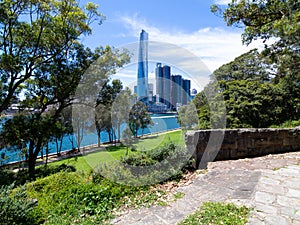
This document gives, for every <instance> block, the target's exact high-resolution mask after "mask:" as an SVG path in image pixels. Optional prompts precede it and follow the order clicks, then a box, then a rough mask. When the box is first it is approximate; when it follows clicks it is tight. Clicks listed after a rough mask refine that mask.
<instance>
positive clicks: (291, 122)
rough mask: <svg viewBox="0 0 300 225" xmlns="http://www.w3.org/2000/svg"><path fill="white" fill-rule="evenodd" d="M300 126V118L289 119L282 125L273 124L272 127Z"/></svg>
mask: <svg viewBox="0 0 300 225" xmlns="http://www.w3.org/2000/svg"><path fill="white" fill-rule="evenodd" d="M299 126H300V120H289V121H286V122H284V123H282V124H280V125H272V126H271V128H294V127H299Z"/></svg>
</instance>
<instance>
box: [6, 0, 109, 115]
mask: <svg viewBox="0 0 300 225" xmlns="http://www.w3.org/2000/svg"><path fill="white" fill-rule="evenodd" d="M97 7H98V6H97V5H95V4H93V3H88V4H87V5H86V6H85V9H82V8H80V7H79V3H78V2H77V1H75V0H64V1H56V0H54V1H47V0H37V1H13V0H4V1H1V3H0V73H1V80H0V93H1V94H0V114H1V113H2V112H3V110H5V109H6V108H7V107H8V106H9V105H10V103H11V101H13V100H14V99H18V94H19V93H20V91H21V90H22V89H23V87H24V83H25V82H27V81H28V80H29V79H32V80H35V78H36V77H37V76H39V74H38V73H37V70H38V69H39V68H40V67H41V66H46V65H47V66H50V65H53V64H54V62H55V61H56V65H57V61H59V60H60V58H61V56H64V55H68V54H69V52H70V48H74V45H75V44H76V42H77V40H78V38H79V36H80V35H84V34H90V33H91V28H90V26H89V25H90V24H91V23H92V22H94V21H96V20H98V21H99V22H100V23H101V22H102V20H103V19H104V17H103V15H101V14H100V13H99V12H98V11H97ZM57 69H58V70H59V68H57Z"/></svg>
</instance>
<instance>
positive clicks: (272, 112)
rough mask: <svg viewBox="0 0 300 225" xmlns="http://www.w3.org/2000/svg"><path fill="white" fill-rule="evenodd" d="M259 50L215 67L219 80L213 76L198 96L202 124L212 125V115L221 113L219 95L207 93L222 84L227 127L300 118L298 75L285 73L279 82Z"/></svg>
mask: <svg viewBox="0 0 300 225" xmlns="http://www.w3.org/2000/svg"><path fill="white" fill-rule="evenodd" d="M257 54H258V53H257V51H256V50H251V51H250V52H248V53H246V54H244V55H241V56H239V57H237V58H236V59H235V60H234V61H232V62H230V63H228V64H225V65H223V66H221V67H220V68H219V69H217V70H216V71H214V73H213V76H214V77H215V78H216V80H212V81H211V82H210V83H209V84H208V86H207V87H205V88H204V91H202V92H201V93H199V94H198V95H197V96H196V97H195V99H194V103H195V105H196V107H197V109H198V113H199V114H198V115H199V127H200V128H203V129H206V128H212V126H211V117H213V115H214V114H213V113H215V114H217V113H218V112H217V111H216V110H212V106H213V105H214V104H216V103H217V102H218V101H219V100H218V95H216V96H215V97H213V98H211V99H210V101H208V99H207V97H206V93H207V92H208V90H209V89H213V88H219V90H220V91H219V95H222V96H223V99H224V102H225V105H226V111H227V113H226V119H227V121H226V127H227V128H240V127H256V128H263V127H269V126H271V125H278V124H281V123H283V122H284V121H286V120H297V119H299V114H298V113H297V112H298V110H299V109H300V104H299V96H300V88H299V83H298V81H297V79H295V80H293V79H290V78H288V77H285V78H282V79H281V80H280V82H275V78H271V75H270V74H269V72H267V70H266V66H264V64H263V63H261V60H260V59H259V57H258V55H257ZM249 65H250V66H249ZM268 75H269V76H270V78H269V76H268ZM287 80H289V81H290V82H287Z"/></svg>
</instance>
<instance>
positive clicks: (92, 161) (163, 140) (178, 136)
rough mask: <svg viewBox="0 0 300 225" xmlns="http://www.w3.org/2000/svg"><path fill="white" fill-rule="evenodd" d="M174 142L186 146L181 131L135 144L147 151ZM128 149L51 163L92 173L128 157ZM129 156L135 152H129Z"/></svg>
mask: <svg viewBox="0 0 300 225" xmlns="http://www.w3.org/2000/svg"><path fill="white" fill-rule="evenodd" d="M170 142H173V143H174V144H177V145H184V135H183V133H182V131H181V130H176V131H169V132H164V133H160V134H158V135H147V136H144V137H142V138H140V139H139V141H138V142H137V143H135V144H134V146H135V147H136V150H137V151H147V150H152V149H155V148H158V147H161V146H163V145H165V144H167V143H170ZM126 151H127V148H126V147H125V146H112V147H108V148H106V149H103V148H102V149H101V150H99V151H95V152H92V153H89V154H86V155H85V156H78V157H73V158H69V159H62V160H59V161H55V162H52V163H50V164H49V165H51V166H58V165H61V164H67V165H71V166H74V167H75V168H76V170H77V171H83V172H90V171H91V169H92V168H94V167H95V166H96V165H97V164H99V163H103V162H112V161H117V160H119V159H120V158H121V157H124V156H125V155H126ZM128 154H135V152H132V151H130V150H129V151H128Z"/></svg>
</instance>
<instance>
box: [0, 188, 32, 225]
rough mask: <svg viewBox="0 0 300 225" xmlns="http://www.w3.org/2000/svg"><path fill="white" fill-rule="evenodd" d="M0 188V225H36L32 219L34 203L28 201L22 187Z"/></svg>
mask: <svg viewBox="0 0 300 225" xmlns="http://www.w3.org/2000/svg"><path fill="white" fill-rule="evenodd" d="M13 188H14V185H8V186H1V187H0V224H3V225H4V224H5V225H7V224H18V225H23V224H24V225H25V224H26V225H27V224H37V223H36V221H34V218H33V217H32V213H33V208H34V206H35V203H36V202H35V201H34V200H32V199H28V197H27V194H26V190H25V188H24V187H22V188H18V189H15V190H14V189H13Z"/></svg>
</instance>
